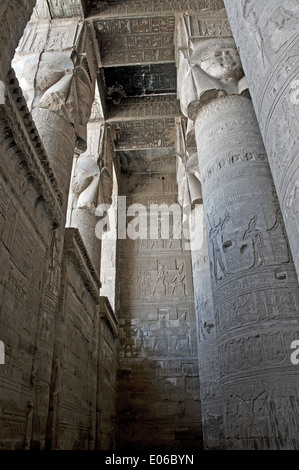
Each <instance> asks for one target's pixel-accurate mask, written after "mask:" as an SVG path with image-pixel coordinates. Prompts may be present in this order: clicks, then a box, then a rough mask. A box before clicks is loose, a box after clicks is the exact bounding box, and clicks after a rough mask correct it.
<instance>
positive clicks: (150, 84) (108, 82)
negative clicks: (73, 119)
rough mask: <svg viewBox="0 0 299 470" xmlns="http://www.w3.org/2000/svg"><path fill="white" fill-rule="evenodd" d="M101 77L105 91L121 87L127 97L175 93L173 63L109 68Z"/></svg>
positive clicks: (174, 68)
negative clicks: (102, 77)
mask: <svg viewBox="0 0 299 470" xmlns="http://www.w3.org/2000/svg"><path fill="white" fill-rule="evenodd" d="M103 75H104V81H105V86H106V90H107V91H108V90H109V89H111V88H112V87H118V86H119V85H121V86H122V88H123V90H124V93H125V96H127V97H136V96H144V95H145V96H146V95H159V94H174V93H176V67H175V64H174V63H169V64H152V65H131V66H126V67H109V68H104V69H103ZM107 97H109V95H108V96H107Z"/></svg>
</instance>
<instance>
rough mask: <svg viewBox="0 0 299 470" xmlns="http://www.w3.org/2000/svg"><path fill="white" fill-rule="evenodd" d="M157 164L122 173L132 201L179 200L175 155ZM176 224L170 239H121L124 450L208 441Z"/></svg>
mask: <svg viewBox="0 0 299 470" xmlns="http://www.w3.org/2000/svg"><path fill="white" fill-rule="evenodd" d="M137 158H138V157H137ZM151 163H152V164H153V165H154V166H153V168H155V170H154V171H153V173H152V174H147V173H146V172H144V171H141V168H142V167H143V165H144V162H142V163H140V164H139V170H138V160H137V161H136V162H135V163H134V165H135V171H134V174H133V175H131V176H129V175H125V174H123V175H122V188H121V194H125V195H127V206H130V205H131V204H133V203H138V204H143V205H144V207H146V208H147V210H148V209H149V205H150V204H162V203H165V204H169V205H170V204H172V203H173V202H175V201H176V198H177V185H176V173H175V171H176V168H175V165H176V163H175V158H174V157H162V158H161V157H160V158H156V159H155V160H154V161H152V162H151ZM131 219H132V218H129V219H128V222H129V220H131ZM148 229H149V228H148ZM154 229H155V227H154ZM173 229H174V227H171V230H170V237H169V239H165V240H164V239H161V236H160V237H157V238H156V239H155V238H154V237H153V236H152V239H150V238H148V239H137V240H131V239H128V238H127V239H126V240H121V241H120V246H119V253H120V259H119V263H120V265H119V266H120V273H121V274H120V306H119V324H120V338H119V370H118V390H119V394H118V398H117V404H118V409H117V417H118V447H117V448H119V449H127V450H128V449H130V448H132V449H136V447H137V448H138V449H140V450H142V449H144V450H146V449H149V448H151V449H153V448H157V449H158V448H159V449H161V450H162V449H165V450H170V449H172V450H174V449H182V448H184V449H188V448H189V449H191V448H193V449H198V448H200V447H201V446H202V430H201V411H200V399H199V389H198V364H197V344H196V334H195V328H196V324H195V312H194V302H193V294H192V292H193V289H192V275H191V259H190V251H185V250H184V243H183V241H182V240H179V239H175V236H174V235H173V233H174V230H173ZM156 230H157V228H156ZM146 236H147V233H146Z"/></svg>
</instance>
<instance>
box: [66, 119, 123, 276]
mask: <svg viewBox="0 0 299 470" xmlns="http://www.w3.org/2000/svg"><path fill="white" fill-rule="evenodd" d="M113 156H114V149H113V143H112V140H111V135H110V131H109V129H108V128H107V126H106V125H105V124H103V122H99V121H92V122H90V123H89V124H88V148H87V151H86V152H85V153H83V154H81V155H80V156H79V157H78V158H74V170H73V176H72V181H71V191H70V197H69V208H68V217H67V219H68V220H67V225H68V226H70V227H76V228H78V229H79V230H80V234H81V236H82V239H83V241H84V243H85V246H86V249H87V251H88V253H89V256H90V259H91V261H92V263H93V265H94V267H95V269H96V271H97V273H98V275H100V271H101V246H102V240H101V239H100V238H98V237H97V234H96V224H97V221H98V219H97V217H96V209H97V207H98V206H99V205H101V204H106V208H107V210H108V207H110V205H111V203H112V197H111V196H112V190H113Z"/></svg>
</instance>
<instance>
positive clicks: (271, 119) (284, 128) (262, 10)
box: [224, 0, 299, 275]
mask: <svg viewBox="0 0 299 470" xmlns="http://www.w3.org/2000/svg"><path fill="white" fill-rule="evenodd" d="M224 3H225V6H226V9H227V13H228V17H229V20H230V23H231V27H232V31H233V34H234V38H235V41H236V44H237V46H238V49H239V52H240V56H241V59H242V64H243V67H244V70H245V73H246V77H247V80H248V84H249V90H250V93H251V96H252V100H253V105H254V109H255V112H256V115H257V119H258V123H259V127H260V130H261V134H262V137H263V141H264V145H265V148H266V151H267V155H268V158H269V164H270V168H271V171H272V175H273V179H274V183H275V186H276V190H277V194H278V199H279V202H280V206H281V209H282V214H283V217H284V221H285V225H286V231H287V234H288V238H289V242H290V248H291V252H292V255H293V258H294V263H295V267H296V270H297V274H298V275H299V236H298V231H299V205H298V201H299V160H298V125H299V80H298V64H299V59H298V57H299V40H298V38H299V36H298V33H299V4H298V1H297V0H287V1H284V2H281V1H280V0H265V1H263V2H260V1H258V0H242V1H240V2H235V1H233V0H225V1H224Z"/></svg>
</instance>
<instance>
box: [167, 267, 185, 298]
mask: <svg viewBox="0 0 299 470" xmlns="http://www.w3.org/2000/svg"><path fill="white" fill-rule="evenodd" d="M183 269H184V264H182V266H181V267H180V268H179V269H178V270H177V273H176V275H175V277H174V279H173V280H172V281H171V282H170V284H173V286H171V287H172V289H171V295H173V294H174V291H175V289H176V287H180V286H181V287H182V288H183V291H184V295H185V283H184V280H185V274H184V273H183Z"/></svg>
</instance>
